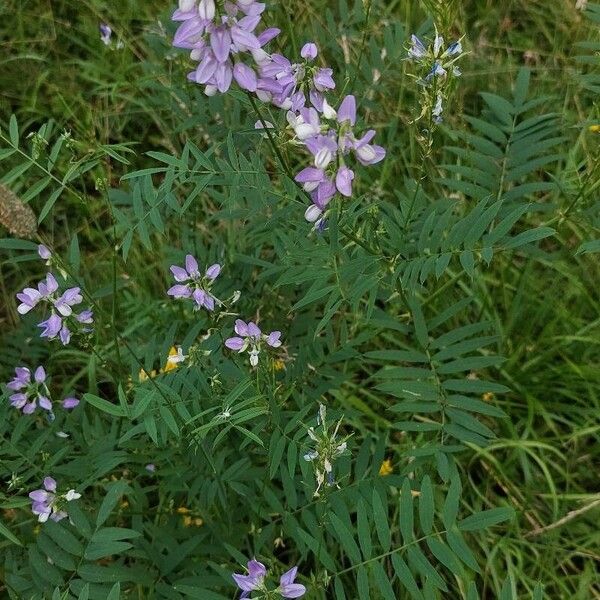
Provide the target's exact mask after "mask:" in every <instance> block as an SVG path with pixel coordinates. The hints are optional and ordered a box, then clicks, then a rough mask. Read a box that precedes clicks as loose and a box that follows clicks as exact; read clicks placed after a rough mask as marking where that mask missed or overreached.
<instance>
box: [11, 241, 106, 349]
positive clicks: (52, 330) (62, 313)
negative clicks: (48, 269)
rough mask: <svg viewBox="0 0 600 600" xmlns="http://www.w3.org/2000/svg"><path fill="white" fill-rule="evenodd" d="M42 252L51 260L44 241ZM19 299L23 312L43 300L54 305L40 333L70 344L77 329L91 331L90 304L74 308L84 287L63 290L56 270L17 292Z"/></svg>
mask: <svg viewBox="0 0 600 600" xmlns="http://www.w3.org/2000/svg"><path fill="white" fill-rule="evenodd" d="M38 253H39V255H40V257H41V258H43V259H44V260H46V261H50V260H51V254H50V251H49V250H48V248H46V246H42V245H40V246H39V248H38ZM17 300H19V302H20V304H19V305H18V306H17V311H18V313H19V314H21V315H26V314H27V313H28V312H29V311H31V310H33V309H34V308H35V307H36V306H37V305H38V304H40V303H42V304H44V303H45V304H48V305H49V306H50V315H49V316H48V318H47V319H46V320H45V321H42V322H41V323H39V324H38V327H41V329H42V333H41V334H40V337H43V338H44V337H45V338H48V339H51V340H52V339H54V338H56V337H58V338H59V339H60V341H61V342H62V343H63V345H65V346H66V345H67V344H68V343H69V342H70V341H71V332H72V331H73V330H76V331H79V332H80V333H85V332H89V331H91V328H90V327H87V325H91V324H92V323H93V321H94V314H93V312H92V311H91V310H90V309H89V308H88V309H85V310H82V311H81V312H80V313H75V312H74V311H73V307H74V306H77V305H78V304H81V303H82V302H83V296H82V295H81V290H80V288H78V287H72V288H67V289H65V290H64V291H63V292H62V293H61V292H60V291H59V284H58V281H57V279H56V277H55V276H54V275H53V274H52V273H47V274H46V277H45V278H44V279H43V280H42V281H40V282H39V283H38V284H37V288H31V287H26V288H24V289H23V290H22V291H21V292H19V293H18V294H17Z"/></svg>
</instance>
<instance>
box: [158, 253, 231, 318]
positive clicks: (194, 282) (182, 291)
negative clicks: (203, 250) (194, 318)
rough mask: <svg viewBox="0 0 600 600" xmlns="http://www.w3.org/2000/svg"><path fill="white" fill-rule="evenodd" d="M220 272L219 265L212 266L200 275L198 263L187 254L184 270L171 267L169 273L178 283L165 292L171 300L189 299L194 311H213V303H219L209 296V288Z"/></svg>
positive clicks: (174, 266)
mask: <svg viewBox="0 0 600 600" xmlns="http://www.w3.org/2000/svg"><path fill="white" fill-rule="evenodd" d="M220 272H221V265H219V264H214V265H211V266H210V267H208V268H207V269H206V271H205V273H204V275H202V274H201V273H200V269H199V266H198V261H197V260H196V259H195V258H194V257H193V256H192V255H191V254H188V255H187V256H186V257H185V268H183V267H178V266H177V265H171V273H173V277H174V278H175V281H177V282H178V283H177V284H175V285H174V286H172V287H170V288H169V289H168V290H167V294H168V295H169V296H173V298H190V299H192V300H193V301H194V302H195V304H196V306H195V309H196V310H200V309H201V308H203V307H204V308H205V309H206V310H208V311H213V310H214V309H215V301H216V302H219V301H218V300H217V299H216V298H215V296H213V295H212V294H211V291H210V290H211V287H212V284H213V282H214V280H215V279H216V278H217V277H218V276H219V273H220Z"/></svg>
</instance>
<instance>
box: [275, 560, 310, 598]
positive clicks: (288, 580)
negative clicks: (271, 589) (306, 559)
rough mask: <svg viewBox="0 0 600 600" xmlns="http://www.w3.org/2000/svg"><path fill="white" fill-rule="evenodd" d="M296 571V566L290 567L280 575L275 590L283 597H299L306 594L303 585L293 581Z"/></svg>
mask: <svg viewBox="0 0 600 600" xmlns="http://www.w3.org/2000/svg"><path fill="white" fill-rule="evenodd" d="M297 573H298V567H292V568H291V569H290V570H289V571H286V572H285V573H284V574H283V575H282V576H281V577H280V579H279V588H278V589H277V591H278V592H279V593H280V594H281V596H282V597H283V598H301V597H302V596H304V594H306V587H305V586H303V585H302V584H301V583H294V580H295V579H296V574H297Z"/></svg>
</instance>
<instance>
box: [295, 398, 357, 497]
mask: <svg viewBox="0 0 600 600" xmlns="http://www.w3.org/2000/svg"><path fill="white" fill-rule="evenodd" d="M341 424H342V419H340V420H339V421H338V422H337V424H336V425H335V428H334V430H333V432H330V430H329V429H330V427H329V425H328V424H327V409H326V407H325V405H323V404H319V412H318V414H317V426H318V428H317V429H315V428H314V427H309V428H308V431H307V433H308V437H309V438H310V439H311V440H312V441H313V442H314V444H315V447H314V449H313V450H311V451H309V452H307V453H306V454H305V455H304V460H305V461H307V462H310V463H312V464H313V467H314V469H315V477H316V480H317V488H316V490H315V492H314V496H315V497H317V496H319V491H320V489H321V487H322V486H323V484H324V483H325V480H326V479H327V485H329V486H333V485H335V478H334V475H333V466H334V463H335V461H336V460H337V459H338V458H339V457H340V456H342V455H343V454H345V453H346V451H347V449H348V442H347V440H348V438H347V437H346V438H344V439H342V440H341V441H340V440H338V439H337V435H338V432H339V429H340V426H341Z"/></svg>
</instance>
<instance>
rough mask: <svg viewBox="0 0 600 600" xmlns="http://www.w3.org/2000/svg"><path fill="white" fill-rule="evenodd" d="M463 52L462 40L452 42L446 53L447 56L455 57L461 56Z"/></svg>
mask: <svg viewBox="0 0 600 600" xmlns="http://www.w3.org/2000/svg"><path fill="white" fill-rule="evenodd" d="M461 52H462V44H461V43H460V40H459V41H457V42H452V43H451V44H450V45H449V46H448V47H447V48H446V52H444V55H445V56H454V55H456V54H460V53H461Z"/></svg>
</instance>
